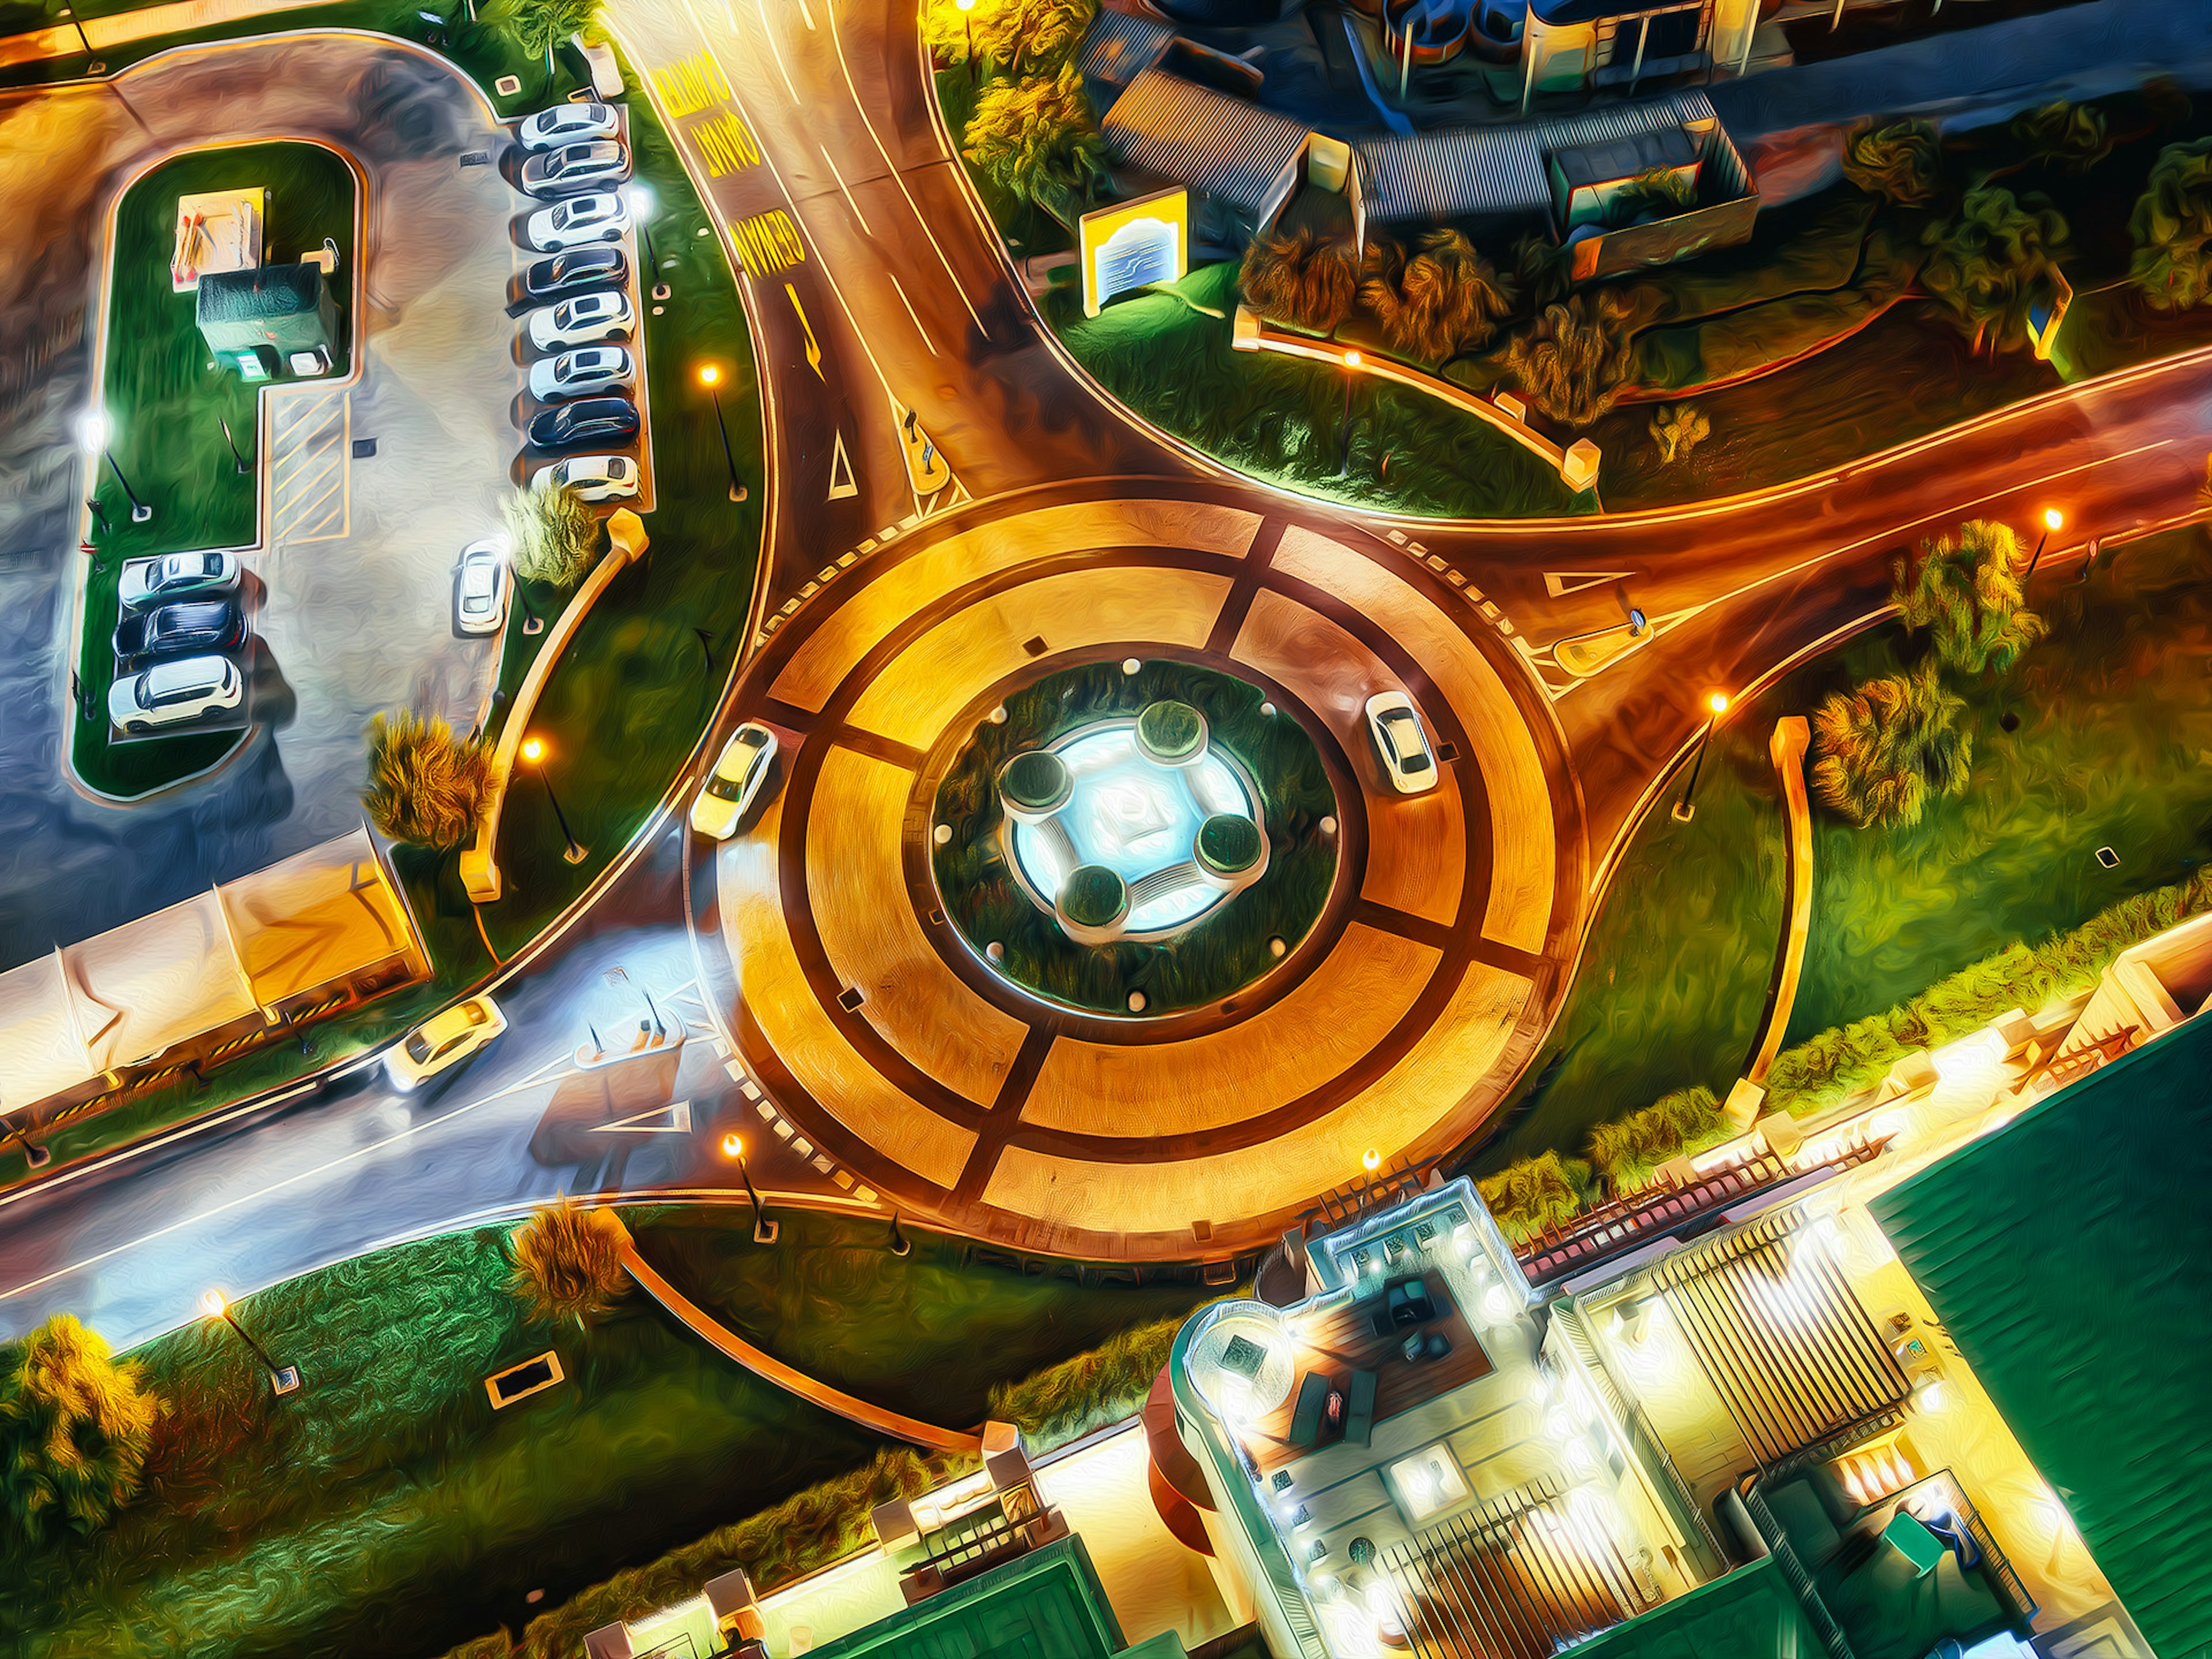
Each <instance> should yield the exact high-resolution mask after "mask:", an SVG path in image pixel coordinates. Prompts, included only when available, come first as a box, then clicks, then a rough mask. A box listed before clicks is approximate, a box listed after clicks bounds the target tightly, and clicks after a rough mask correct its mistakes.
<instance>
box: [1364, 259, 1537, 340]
mask: <svg viewBox="0 0 2212 1659" xmlns="http://www.w3.org/2000/svg"><path fill="white" fill-rule="evenodd" d="M1368 253H1369V259H1368V264H1369V270H1370V275H1369V276H1368V278H1367V280H1366V281H1365V282H1364V283H1361V284H1360V285H1359V298H1360V300H1361V301H1362V302H1363V303H1364V305H1365V306H1366V307H1367V308H1368V309H1369V310H1370V311H1371V312H1373V313H1375V315H1376V319H1377V320H1378V321H1380V322H1381V323H1382V325H1383V337H1385V338H1387V339H1388V340H1389V342H1390V343H1391V344H1392V345H1393V346H1394V347H1395V348H1396V349H1398V350H1400V351H1402V352H1405V353H1406V354H1407V355H1408V356H1413V357H1417V358H1419V359H1420V360H1421V361H1422V362H1443V360H1444V359H1446V358H1448V357H1454V356H1458V355H1459V354H1460V353H1461V352H1462V351H1465V350H1467V349H1468V348H1469V347H1471V346H1479V345H1480V344H1482V343H1484V342H1485V341H1486V340H1487V339H1489V338H1490V337H1491V336H1492V334H1493V333H1495V332H1496V331H1497V329H1498V321H1499V319H1502V318H1503V317H1504V316H1505V314H1506V313H1508V312H1510V311H1511V310H1512V309H1513V298H1514V293H1515V284H1514V282H1513V279H1512V278H1511V277H1510V276H1499V275H1498V270H1497V269H1496V267H1494V266H1493V265H1492V264H1491V263H1490V261H1489V260H1487V259H1486V258H1483V257H1482V256H1481V255H1480V253H1478V252H1475V251H1474V243H1472V242H1470V241H1468V240H1467V238H1466V236H1464V235H1463V234H1461V233H1460V232H1458V231H1456V230H1432V231H1431V232H1429V233H1428V234H1426V235H1425V236H1423V237H1422V238H1421V242H1420V252H1418V253H1416V254H1415V255H1413V258H1410V259H1407V258H1404V257H1403V251H1402V250H1401V249H1400V248H1399V246H1398V245H1397V244H1396V243H1395V242H1383V241H1378V242H1376V243H1375V244H1374V245H1373V246H1371V247H1370V249H1369V250H1368Z"/></svg>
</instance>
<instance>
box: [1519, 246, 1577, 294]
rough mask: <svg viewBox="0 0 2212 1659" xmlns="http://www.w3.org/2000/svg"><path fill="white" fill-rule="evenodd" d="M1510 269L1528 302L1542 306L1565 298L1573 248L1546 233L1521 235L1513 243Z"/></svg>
mask: <svg viewBox="0 0 2212 1659" xmlns="http://www.w3.org/2000/svg"><path fill="white" fill-rule="evenodd" d="M1513 269H1514V270H1515V271H1516V273H1517V274H1518V275H1519V276H1520V278H1521V291H1522V293H1523V294H1524V295H1527V296H1528V302H1529V304H1530V305H1531V306H1533V307H1535V308H1536V309H1538V310H1541V309H1542V308H1543V307H1546V306H1549V305H1557V304H1558V303H1559V301H1562V300H1564V299H1565V298H1566V297H1567V295H1568V293H1569V291H1570V290H1571V289H1572V288H1573V287H1574V270H1575V251H1574V250H1573V249H1572V248H1571V247H1561V246H1559V244H1558V243H1556V242H1554V241H1553V240H1551V238H1549V237H1548V236H1536V235H1528V236H1523V237H1521V238H1519V239H1518V240H1516V241H1515V242H1514V244H1513Z"/></svg>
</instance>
